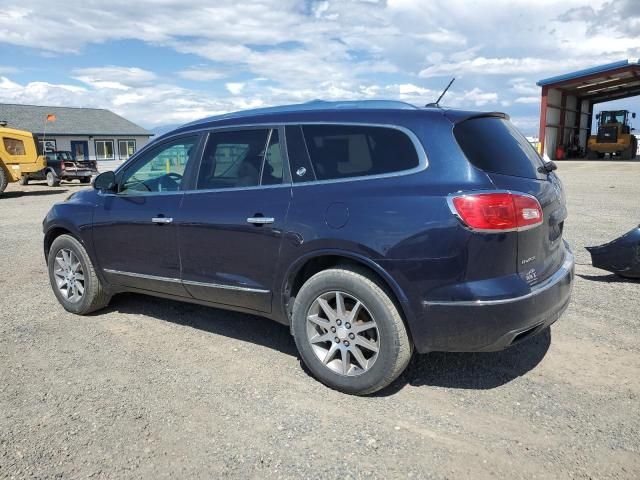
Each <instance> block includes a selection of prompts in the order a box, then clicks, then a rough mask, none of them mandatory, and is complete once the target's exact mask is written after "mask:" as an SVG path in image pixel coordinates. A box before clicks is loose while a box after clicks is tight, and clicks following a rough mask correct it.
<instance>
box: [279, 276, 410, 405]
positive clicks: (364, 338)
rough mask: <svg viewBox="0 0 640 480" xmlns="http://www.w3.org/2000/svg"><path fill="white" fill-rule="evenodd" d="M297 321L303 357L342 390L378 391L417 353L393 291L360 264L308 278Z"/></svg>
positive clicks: (297, 303)
mask: <svg viewBox="0 0 640 480" xmlns="http://www.w3.org/2000/svg"><path fill="white" fill-rule="evenodd" d="M292 322H293V333H294V337H295V342H296V345H297V347H298V351H299V352H300V355H301V357H302V360H303V361H304V363H305V364H306V365H307V367H308V368H309V370H311V372H312V373H313V374H314V375H315V376H316V378H318V379H319V380H320V381H321V382H323V383H324V384H326V385H328V386H330V387H332V388H335V389H336V390H340V391H343V392H346V393H350V394H355V395H366V394H369V393H373V392H376V391H378V390H380V389H382V388H384V387H386V386H387V385H389V384H390V383H391V382H393V380H395V379H396V378H397V377H398V376H399V375H400V374H401V373H402V371H403V370H404V369H405V368H406V366H407V364H408V363H409V360H410V358H411V354H412V350H413V349H412V345H411V341H410V339H409V336H408V334H407V329H406V327H405V325H404V321H403V319H402V316H401V315H400V312H399V311H398V308H397V307H396V305H395V304H394V302H393V300H392V299H391V296H390V294H389V293H388V292H387V291H386V289H385V288H384V287H383V286H382V285H380V284H379V282H377V281H375V280H374V279H373V277H372V276H371V275H369V274H368V272H367V271H366V270H363V269H360V268H357V267H351V266H344V267H337V268H332V269H329V270H324V271H322V272H320V273H317V274H316V275H314V276H312V277H311V278H310V279H309V280H307V282H306V283H305V284H304V285H303V286H302V288H301V289H300V291H299V292H298V295H297V296H296V299H295V302H294V305H293V313H292Z"/></svg>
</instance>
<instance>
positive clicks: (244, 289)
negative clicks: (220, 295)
mask: <svg viewBox="0 0 640 480" xmlns="http://www.w3.org/2000/svg"><path fill="white" fill-rule="evenodd" d="M182 283H184V284H185V285H192V286H194V287H207V288H219V289H221V290H237V291H240V292H249V293H271V290H265V289H262V288H249V287H237V286H235V285H221V284H219V283H205V282H194V281H193V280H183V282H182Z"/></svg>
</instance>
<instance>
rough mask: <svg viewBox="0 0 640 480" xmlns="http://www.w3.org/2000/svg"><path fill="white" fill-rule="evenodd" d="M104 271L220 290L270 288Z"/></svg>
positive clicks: (259, 289)
mask: <svg viewBox="0 0 640 480" xmlns="http://www.w3.org/2000/svg"><path fill="white" fill-rule="evenodd" d="M104 271H105V272H107V273H112V274H115V275H124V276H125V277H133V278H142V279H145V280H155V281H159V282H170V283H183V284H185V285H192V286H194V287H208V288H219V289H221V290H237V291H241V292H251V293H271V291H270V290H264V289H262V288H249V287H238V286H235V285H221V284H219V283H205V282H194V281H192V280H180V279H179V278H169V277H157V276H155V275H147V274H144V273H134V272H123V271H121V270H112V269H110V268H105V269H104Z"/></svg>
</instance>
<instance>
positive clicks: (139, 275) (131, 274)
mask: <svg viewBox="0 0 640 480" xmlns="http://www.w3.org/2000/svg"><path fill="white" fill-rule="evenodd" d="M104 271H105V272H107V273H113V274H115V275H124V276H125V277H133V278H144V279H145V280H157V281H160V282H171V283H182V280H180V279H179V278H169V277H157V276H155V275H147V274H144V273H134V272H123V271H121V270H112V269H110V268H105V269H104Z"/></svg>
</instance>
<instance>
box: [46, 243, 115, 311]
mask: <svg viewBox="0 0 640 480" xmlns="http://www.w3.org/2000/svg"><path fill="white" fill-rule="evenodd" d="M47 263H48V267H49V281H50V282H51V288H53V292H54V294H55V296H56V298H57V299H58V301H59V302H60V304H61V305H62V306H63V307H64V308H65V310H67V311H69V312H72V313H76V314H78V315H85V314H87V313H91V312H93V311H95V310H98V309H100V308H103V307H106V306H107V304H108V303H109V300H110V299H111V296H110V295H109V293H108V292H107V291H106V289H105V288H104V286H103V285H102V282H101V281H100V279H99V278H98V276H97V275H96V272H95V269H94V267H93V264H92V263H91V259H90V258H89V255H88V254H87V251H86V250H85V248H84V247H83V246H82V244H81V243H80V242H79V241H78V240H77V239H75V238H74V237H72V236H71V235H60V236H59V237H57V238H56V239H55V240H54V241H53V244H52V245H51V249H50V250H49V256H48V258H47Z"/></svg>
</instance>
